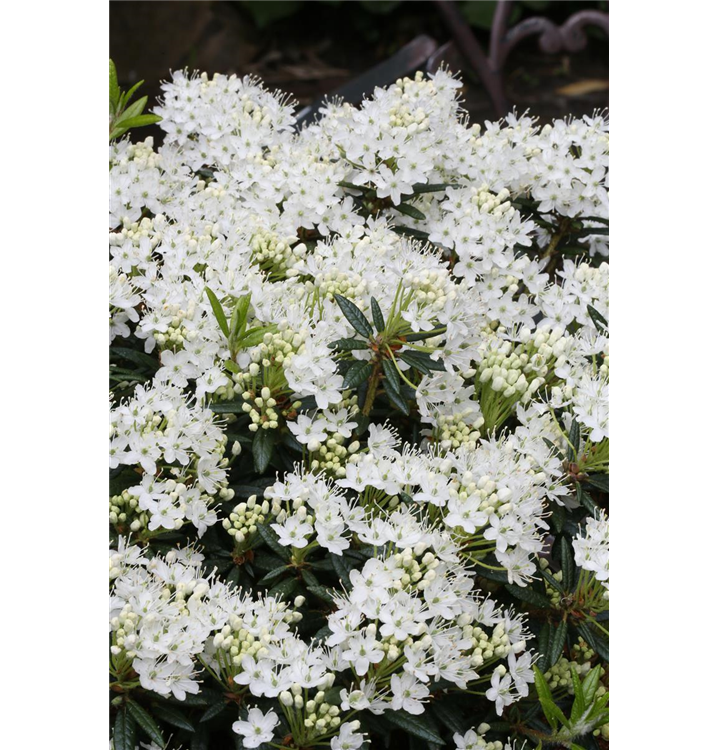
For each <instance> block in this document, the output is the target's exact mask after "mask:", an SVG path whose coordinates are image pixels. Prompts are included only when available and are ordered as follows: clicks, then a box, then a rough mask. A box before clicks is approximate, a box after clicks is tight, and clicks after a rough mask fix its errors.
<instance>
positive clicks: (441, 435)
mask: <svg viewBox="0 0 718 750" xmlns="http://www.w3.org/2000/svg"><path fill="white" fill-rule="evenodd" d="M474 413H475V412H474V410H473V409H467V410H465V411H462V412H459V413H458V414H439V415H438V416H437V417H436V425H437V426H436V428H435V429H434V438H435V439H436V441H437V442H438V443H439V444H440V445H441V447H442V449H443V450H455V449H456V448H459V447H460V446H462V445H465V446H467V447H468V448H476V444H477V442H478V440H479V438H480V436H481V432H480V429H481V426H482V425H483V424H484V417H483V416H481V415H480V416H479V417H478V419H475V420H474V421H473V422H471V423H470V424H468V423H467V422H465V421H464V418H465V417H466V416H470V415H473V414H474Z"/></svg>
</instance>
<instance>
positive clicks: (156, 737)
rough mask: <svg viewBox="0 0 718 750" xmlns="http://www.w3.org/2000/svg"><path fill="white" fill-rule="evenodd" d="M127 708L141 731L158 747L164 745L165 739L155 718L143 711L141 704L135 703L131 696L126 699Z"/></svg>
mask: <svg viewBox="0 0 718 750" xmlns="http://www.w3.org/2000/svg"><path fill="white" fill-rule="evenodd" d="M127 710H128V711H129V712H130V713H131V714H132V717H133V718H134V720H135V721H136V722H137V723H138V724H139V725H140V727H141V729H142V731H143V732H144V733H145V734H146V735H147V736H148V737H149V738H150V739H151V740H152V742H155V743H157V744H158V745H159V746H160V747H164V744H165V739H164V737H163V735H162V730H161V729H160V728H159V727H158V726H157V723H156V722H155V720H154V719H153V718H152V717H151V716H150V715H149V714H148V713H147V711H145V709H144V708H142V706H140V705H139V704H138V703H135V702H134V701H133V700H132V699H131V698H128V699H127Z"/></svg>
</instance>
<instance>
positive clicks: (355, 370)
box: [342, 361, 372, 389]
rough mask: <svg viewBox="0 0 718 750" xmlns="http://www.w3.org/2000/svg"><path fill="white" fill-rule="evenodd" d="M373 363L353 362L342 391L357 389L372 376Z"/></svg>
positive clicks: (345, 377) (345, 376)
mask: <svg viewBox="0 0 718 750" xmlns="http://www.w3.org/2000/svg"><path fill="white" fill-rule="evenodd" d="M371 370H372V365H371V362H364V361H357V362H353V363H352V364H351V366H350V367H349V369H348V370H347V372H346V375H344V382H343V383H342V389H346V388H356V387H357V386H358V385H360V384H361V383H363V382H364V381H365V380H367V379H368V378H369V376H370V375H371Z"/></svg>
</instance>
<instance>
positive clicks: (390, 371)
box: [381, 359, 401, 393]
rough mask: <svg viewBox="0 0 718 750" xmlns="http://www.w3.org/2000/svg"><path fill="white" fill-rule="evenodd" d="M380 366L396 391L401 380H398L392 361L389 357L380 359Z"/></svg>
mask: <svg viewBox="0 0 718 750" xmlns="http://www.w3.org/2000/svg"><path fill="white" fill-rule="evenodd" d="M381 368H382V370H384V376H385V377H386V379H387V380H388V381H389V384H390V385H391V387H392V388H393V389H394V390H395V391H396V392H397V393H398V392H399V391H400V390H401V380H399V373H398V372H397V371H396V367H395V366H394V363H393V362H392V361H391V360H390V359H382V361H381Z"/></svg>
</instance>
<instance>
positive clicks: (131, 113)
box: [117, 81, 147, 127]
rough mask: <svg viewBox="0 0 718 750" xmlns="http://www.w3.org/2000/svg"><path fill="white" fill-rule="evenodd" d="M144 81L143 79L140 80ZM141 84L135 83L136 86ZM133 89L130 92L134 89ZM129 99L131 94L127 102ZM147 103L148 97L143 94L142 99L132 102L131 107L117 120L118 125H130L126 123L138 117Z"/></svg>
mask: <svg viewBox="0 0 718 750" xmlns="http://www.w3.org/2000/svg"><path fill="white" fill-rule="evenodd" d="M140 83H142V81H140ZM138 86H139V84H135V88H137V87H138ZM133 90H134V89H132V90H131V91H130V93H131V92H132V91H133ZM128 101H129V96H128V97H126V98H125V104H126V103H127V102H128ZM146 104H147V97H146V96H143V97H142V98H141V99H138V100H137V101H136V102H135V103H134V104H130V106H129V107H127V109H126V110H125V111H124V112H123V113H122V114H121V115H120V117H119V118H118V120H117V124H118V125H122V126H123V127H129V126H128V125H126V121H127V120H131V119H133V118H134V117H138V116H139V115H141V114H142V110H143V109H144V108H145V105H146Z"/></svg>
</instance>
